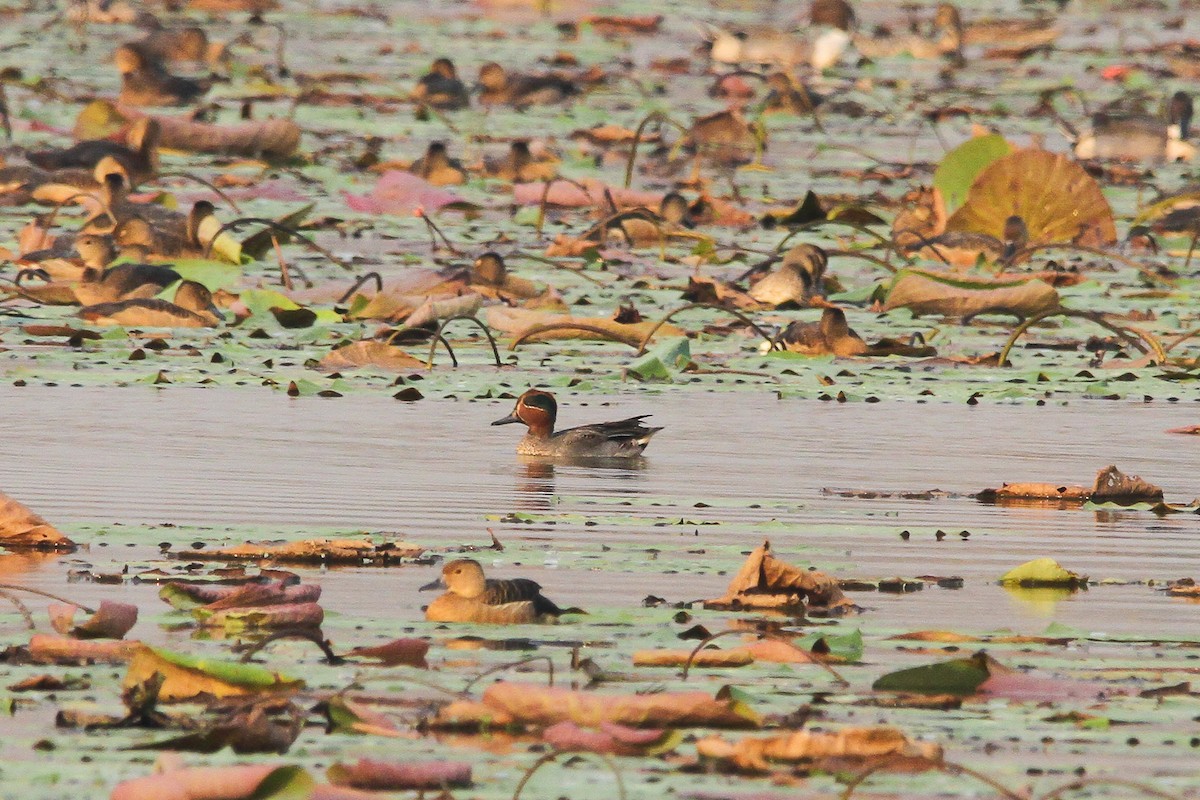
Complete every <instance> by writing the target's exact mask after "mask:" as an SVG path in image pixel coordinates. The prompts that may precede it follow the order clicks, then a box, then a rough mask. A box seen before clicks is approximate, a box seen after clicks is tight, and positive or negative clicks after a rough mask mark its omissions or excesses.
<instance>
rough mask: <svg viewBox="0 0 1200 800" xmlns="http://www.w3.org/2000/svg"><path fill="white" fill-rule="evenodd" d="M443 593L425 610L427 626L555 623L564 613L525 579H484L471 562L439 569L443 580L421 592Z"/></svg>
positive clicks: (462, 562)
mask: <svg viewBox="0 0 1200 800" xmlns="http://www.w3.org/2000/svg"><path fill="white" fill-rule="evenodd" d="M431 589H445V590H446V593H445V594H443V595H442V596H441V597H438V598H437V599H436V600H434V601H433V602H432V603H430V604H429V607H428V608H426V609H425V619H427V620H429V621H430V622H474V623H480V624H484V625H518V624H521V623H529V622H554V621H556V620H557V619H558V617H559V616H560V615H561V614H564V613H566V610H565V609H561V608H559V607H558V606H557V605H555V604H554V602H553V601H552V600H550V599H549V598H547V597H546V596H544V595H543V594H542V587H541V586H540V585H538V584H537V582H535V581H531V580H529V579H528V578H510V579H508V580H497V579H489V578H486V577H484V574H483V567H482V566H480V564H479V562H478V561H476V560H474V559H472V558H460V559H456V560H454V561H451V562H450V563H448V564H446V566H444V567H443V568H442V577H441V578H440V579H439V580H436V581H434V582H433V583H430V584H427V585H425V586H422V587H421V591H427V590H431Z"/></svg>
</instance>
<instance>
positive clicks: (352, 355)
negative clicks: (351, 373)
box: [321, 341, 425, 372]
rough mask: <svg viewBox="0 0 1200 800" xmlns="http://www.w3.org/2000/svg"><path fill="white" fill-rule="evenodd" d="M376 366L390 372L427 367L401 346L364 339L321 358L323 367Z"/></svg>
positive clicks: (340, 368) (334, 368)
mask: <svg viewBox="0 0 1200 800" xmlns="http://www.w3.org/2000/svg"><path fill="white" fill-rule="evenodd" d="M357 367H376V368H378V369H382V370H385V371H388V372H412V371H413V370H414V369H425V362H424V361H422V360H421V359H419V358H416V357H415V356H410V355H409V354H408V353H406V352H405V351H404V350H401V349H400V348H399V347H396V346H395V345H390V344H384V343H383V342H373V341H362V342H354V343H353V344H348V345H346V346H345V347H339V348H337V349H336V350H330V351H329V353H327V354H326V355H325V357H324V358H322V359H321V369H324V370H343V369H355V368H357Z"/></svg>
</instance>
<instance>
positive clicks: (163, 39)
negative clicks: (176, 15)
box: [133, 12, 229, 66]
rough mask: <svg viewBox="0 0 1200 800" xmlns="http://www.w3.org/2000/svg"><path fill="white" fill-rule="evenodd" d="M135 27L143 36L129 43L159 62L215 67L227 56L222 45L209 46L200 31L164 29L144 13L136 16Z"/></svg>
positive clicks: (188, 27) (148, 14)
mask: <svg viewBox="0 0 1200 800" xmlns="http://www.w3.org/2000/svg"><path fill="white" fill-rule="evenodd" d="M136 24H137V27H139V28H141V29H142V30H144V31H146V35H145V36H144V37H142V38H141V39H139V40H138V41H136V42H134V43H133V44H134V45H135V46H136V47H137V48H138V49H139V50H141V51H142V52H143V53H145V54H146V55H148V56H149V57H151V58H153V59H154V60H156V61H158V62H159V63H162V64H167V63H172V62H185V63H186V62H191V63H195V64H201V63H203V64H210V65H214V66H215V65H217V64H220V63H221V62H223V61H225V60H226V59H227V58H228V56H229V54H228V52H227V50H226V49H225V45H223V44H220V43H218V42H212V43H210V42H209V41H208V34H206V33H205V32H204V29H203V28H199V27H197V26H195V25H188V26H186V27H182V28H167V27H164V26H163V24H162V23H161V22H160V21H159V20H158V18H157V17H155V16H154V15H153V14H150V13H148V12H144V13H142V14H140V15H139V16H138V19H137V23H136Z"/></svg>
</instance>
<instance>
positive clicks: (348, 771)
mask: <svg viewBox="0 0 1200 800" xmlns="http://www.w3.org/2000/svg"><path fill="white" fill-rule="evenodd" d="M325 774H326V777H328V778H329V781H330V783H333V784H335V785H337V786H352V787H354V788H356V789H371V790H374V791H403V790H411V789H417V790H421V789H450V788H454V787H462V786H470V785H471V765H470V764H464V763H461V762H457V761H415V762H408V763H403V764H401V763H396V762H391V761H376V760H374V759H368V758H360V759H359V760H358V762H357V763H355V764H343V763H337V764H334V765H333V766H331V767H330V768H329V769H328V771H327V772H326V773H325Z"/></svg>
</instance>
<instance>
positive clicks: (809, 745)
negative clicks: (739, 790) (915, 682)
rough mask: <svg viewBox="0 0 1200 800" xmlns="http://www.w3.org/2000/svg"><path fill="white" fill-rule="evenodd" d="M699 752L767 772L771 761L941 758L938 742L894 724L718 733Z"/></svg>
mask: <svg viewBox="0 0 1200 800" xmlns="http://www.w3.org/2000/svg"><path fill="white" fill-rule="evenodd" d="M696 750H697V752H699V754H700V755H701V756H704V757H707V758H712V759H716V760H717V761H722V762H726V763H727V764H728V765H729V766H731V767H733V768H735V769H737V770H740V771H744V772H768V771H770V768H771V763H773V762H774V763H778V762H787V763H793V762H813V761H821V760H824V759H830V758H837V759H847V758H849V759H854V760H856V761H858V762H860V766H865V767H867V768H878V767H882V768H886V764H887V760H888V759H889V758H891V757H894V756H900V757H903V758H906V759H924V760H926V761H928V762H929V766H930V767H933V766H935V765H937V764H939V763H940V762H941V760H942V748H941V745H938V744H934V743H932V742H914V741H912V740H911V739H909V738H908V737H907V736H905V735H904V734H903V733H901V732H900V731H899V730H897V729H895V728H888V727H871V728H844V729H842V730H840V731H838V732H837V733H812V732H809V731H793V732H791V733H785V734H781V735H778V736H768V737H763V738H757V737H752V738H745V739H742V740H740V741H738V742H735V743H732V744H731V743H729V742H727V741H725V740H724V739H721V738H719V737H715V736H714V737H708V738H704V739H701V740H699V741H697V742H696Z"/></svg>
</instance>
